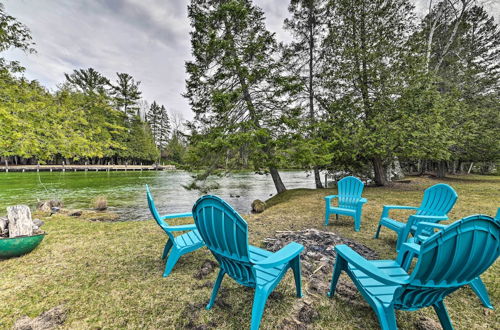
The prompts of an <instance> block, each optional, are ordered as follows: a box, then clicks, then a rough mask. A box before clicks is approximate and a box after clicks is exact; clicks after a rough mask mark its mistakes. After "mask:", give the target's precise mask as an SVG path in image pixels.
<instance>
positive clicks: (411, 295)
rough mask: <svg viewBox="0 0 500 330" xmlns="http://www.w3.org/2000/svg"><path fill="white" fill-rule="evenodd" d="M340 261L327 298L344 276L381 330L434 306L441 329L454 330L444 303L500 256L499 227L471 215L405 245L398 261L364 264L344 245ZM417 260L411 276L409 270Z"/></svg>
mask: <svg viewBox="0 0 500 330" xmlns="http://www.w3.org/2000/svg"><path fill="white" fill-rule="evenodd" d="M335 250H336V252H337V259H336V262H335V267H334V271H333V276H332V282H331V287H330V291H329V293H328V295H329V296H333V294H334V292H335V287H336V286H337V281H338V279H339V276H340V273H341V272H342V271H345V272H346V273H347V275H349V277H350V278H351V279H352V280H353V282H354V284H355V285H356V287H357V288H358V290H359V291H360V292H361V294H362V295H363V296H364V298H365V299H366V301H367V302H368V303H369V304H370V306H371V307H372V308H373V310H374V311H375V313H376V314H377V317H378V320H379V323H380V326H381V328H382V329H397V325H396V315H395V310H407V311H412V310H417V309H420V308H424V307H429V306H432V307H433V308H434V310H435V311H436V313H437V315H438V317H439V320H440V322H441V325H442V327H443V329H445V330H447V329H453V326H452V324H451V320H450V318H449V316H448V312H447V311H446V307H445V305H444V298H445V297H446V296H447V295H449V294H451V293H452V292H454V291H456V290H458V289H459V288H460V287H462V286H464V285H467V284H469V283H471V281H473V280H474V279H476V278H478V277H479V275H481V274H482V273H483V272H484V271H485V270H487V269H488V267H489V266H491V265H492V264H493V263H494V262H495V260H496V259H497V257H498V256H499V255H500V222H499V221H496V220H494V219H493V218H491V217H489V216H485V215H473V216H469V217H467V218H464V219H462V220H459V221H456V222H455V223H453V224H451V225H449V226H447V227H446V228H443V229H442V230H441V231H439V232H437V233H435V234H433V235H432V236H430V237H429V238H428V239H426V240H425V241H424V242H423V243H422V244H421V245H418V244H415V243H404V244H403V245H402V247H401V250H400V251H399V254H398V257H397V259H396V260H366V259H365V258H363V257H362V256H360V255H359V254H358V253H356V252H355V251H354V250H352V249H351V248H349V247H348V246H346V245H339V246H336V247H335ZM414 256H417V257H418V260H417V262H416V265H415V267H414V269H413V271H412V272H411V273H409V270H408V269H409V267H410V265H411V260H412V258H413V257H414Z"/></svg>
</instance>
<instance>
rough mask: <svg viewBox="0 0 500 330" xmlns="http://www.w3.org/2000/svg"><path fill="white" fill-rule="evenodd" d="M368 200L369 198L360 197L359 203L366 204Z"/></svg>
mask: <svg viewBox="0 0 500 330" xmlns="http://www.w3.org/2000/svg"><path fill="white" fill-rule="evenodd" d="M366 202H368V200H367V199H366V198H360V199H359V200H358V202H357V203H358V204H364V203H366Z"/></svg>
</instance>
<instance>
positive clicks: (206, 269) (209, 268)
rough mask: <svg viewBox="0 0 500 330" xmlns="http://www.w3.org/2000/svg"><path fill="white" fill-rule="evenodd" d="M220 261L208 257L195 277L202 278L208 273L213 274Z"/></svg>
mask: <svg viewBox="0 0 500 330" xmlns="http://www.w3.org/2000/svg"><path fill="white" fill-rule="evenodd" d="M217 266H218V263H216V262H215V261H213V260H209V259H206V260H205V261H204V262H203V264H202V265H201V268H200V270H199V271H198V272H197V273H196V274H194V275H193V277H194V278H196V279H197V280H201V279H203V278H205V277H207V275H208V274H211V273H212V272H213V271H214V270H215V268H217Z"/></svg>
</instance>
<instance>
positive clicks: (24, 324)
mask: <svg viewBox="0 0 500 330" xmlns="http://www.w3.org/2000/svg"><path fill="white" fill-rule="evenodd" d="M65 319H66V310H65V309H64V306H63V305H60V306H56V307H54V308H51V309H49V310H48V311H46V312H43V313H42V314H40V315H39V316H37V317H35V318H34V319H32V318H30V317H28V316H23V317H22V318H20V319H18V320H17V321H16V323H14V326H13V327H12V329H13V330H49V329H54V328H56V327H58V326H60V325H62V324H63V323H64V321H65Z"/></svg>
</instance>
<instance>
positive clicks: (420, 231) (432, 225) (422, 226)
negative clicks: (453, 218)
mask: <svg viewBox="0 0 500 330" xmlns="http://www.w3.org/2000/svg"><path fill="white" fill-rule="evenodd" d="M446 227H448V225H442V224H439V223H433V222H419V223H417V230H416V231H415V236H419V235H422V234H425V233H424V230H426V229H445V228H446ZM427 236H428V235H427Z"/></svg>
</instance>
